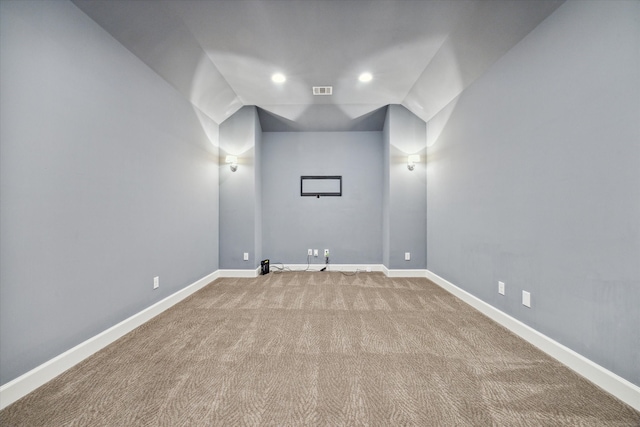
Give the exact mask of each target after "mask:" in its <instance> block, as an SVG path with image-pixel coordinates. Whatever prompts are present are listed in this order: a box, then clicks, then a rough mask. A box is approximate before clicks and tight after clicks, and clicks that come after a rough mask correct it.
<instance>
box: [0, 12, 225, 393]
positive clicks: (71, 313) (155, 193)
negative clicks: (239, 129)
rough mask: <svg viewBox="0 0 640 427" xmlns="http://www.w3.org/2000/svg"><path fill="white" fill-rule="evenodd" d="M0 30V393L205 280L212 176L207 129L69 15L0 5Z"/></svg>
mask: <svg viewBox="0 0 640 427" xmlns="http://www.w3.org/2000/svg"><path fill="white" fill-rule="evenodd" d="M0 31H1V33H0V55H1V56H0V67H1V68H0V91H1V92H2V97H1V98H0V109H1V110H2V115H1V123H0V141H1V144H0V206H1V210H0V234H1V235H2V239H0V341H1V342H2V345H0V382H1V383H2V384H5V383H7V382H8V381H10V380H12V379H14V378H16V377H17V376H19V375H21V374H23V373H25V372H27V371H29V370H30V369H32V368H34V367H36V366H38V365H40V364H41V363H43V362H45V361H47V360H50V359H51V358H53V357H54V356H57V355H59V354H61V353H62V352H64V351H66V350H68V349H69V348H71V347H73V346H75V345H77V344H79V343H81V342H82V341H84V340H86V339H88V338H90V337H93V336H94V335H96V334H97V333H100V332H102V331H104V330H105V329H107V328H108V327H110V326H113V325H114V324H116V323H118V322H120V321H122V320H124V319H125V318H127V317H129V316H131V315H133V314H135V313H137V312H139V311H140V310H142V309H144V308H146V307H148V306H150V305H152V304H153V303H155V302H157V301H159V300H160V299H162V298H164V297H166V296H168V295H170V294H172V293H174V292H176V291H177V290H179V289H181V288H183V287H184V286H186V285H189V284H191V283H193V282H194V281H196V280H198V279H200V278H202V277H204V276H205V275H207V274H209V273H211V272H213V271H215V270H217V269H218V262H217V259H218V247H217V241H218V231H217V228H218V218H217V216H218V205H217V203H218V202H217V193H218V166H217V155H216V152H217V150H216V148H215V147H214V146H213V145H212V144H211V142H210V141H209V139H208V138H207V136H206V133H205V132H204V131H203V126H205V127H210V128H215V127H216V125H215V124H212V123H205V122H206V118H202V117H201V118H200V119H198V117H197V115H196V112H194V110H193V109H192V107H191V105H190V104H188V103H187V102H186V101H185V100H184V99H183V98H182V97H181V96H180V95H179V94H178V93H177V92H176V91H175V90H174V89H173V88H172V87H171V86H169V85H168V84H167V83H166V82H165V81H164V80H162V79H161V78H160V77H158V75H156V74H155V73H154V72H153V71H151V70H150V69H149V68H148V67H147V66H146V65H144V64H143V63H142V62H141V61H140V60H138V59H137V58H136V57H134V56H133V55H132V54H131V53H130V52H129V51H127V50H125V49H124V48H123V47H122V46H121V45H120V44H119V43H118V42H116V41H115V40H113V39H112V38H111V37H110V36H109V35H107V34H106V33H105V32H104V30H102V29H101V28H100V27H99V26H98V25H97V24H95V23H94V22H93V21H92V20H90V19H89V18H88V17H87V16H86V15H84V14H83V13H82V12H80V11H79V10H78V9H77V8H76V7H75V6H73V5H72V4H71V3H69V2H62V1H56V2H52V1H43V2H5V1H2V2H0ZM201 120H202V121H203V122H201ZM154 276H160V288H159V289H157V290H153V289H152V288H153V286H152V285H153V277H154Z"/></svg>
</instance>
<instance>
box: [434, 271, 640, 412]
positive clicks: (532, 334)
mask: <svg viewBox="0 0 640 427" xmlns="http://www.w3.org/2000/svg"><path fill="white" fill-rule="evenodd" d="M426 277H427V279H429V280H431V281H432V282H434V283H435V284H437V285H438V286H440V287H441V288H443V289H445V290H446V291H448V292H450V293H451V294H453V295H455V296H456V297H458V298H460V299H461V300H462V301H464V302H466V303H467V304H469V305H470V306H472V307H474V308H475V309H477V310H478V311H480V312H481V313H483V314H484V315H486V316H488V317H489V318H491V319H493V320H494V321H496V322H498V323H499V324H501V325H502V326H504V327H505V328H507V329H509V330H510V331H511V332H513V333H515V334H516V335H518V336H519V337H521V338H523V339H524V340H526V341H528V342H529V343H531V344H533V345H534V346H536V347H538V348H539V349H540V350H542V351H544V352H545V353H547V354H548V355H549V356H551V357H553V358H554V359H556V360H558V361H559V362H560V363H562V364H564V365H566V366H567V367H568V368H570V369H572V370H573V371H575V372H577V373H578V374H580V375H582V376H583V377H585V378H586V379H587V380H589V381H591V382H592V383H594V384H595V385H597V386H598V387H600V388H602V389H603V390H605V391H607V392H608V393H610V394H612V395H614V396H615V397H617V398H618V399H620V400H622V401H623V402H625V403H626V404H627V405H629V406H631V407H633V408H634V409H636V410H638V411H640V387H638V386H636V385H635V384H633V383H631V382H629V381H627V380H625V379H624V378H622V377H620V376H618V375H616V374H614V373H613V372H611V371H609V370H607V369H605V368H603V367H602V366H600V365H598V364H596V363H594V362H592V361H591V360H589V359H587V358H586V357H584V356H582V355H581V354H579V353H576V352H575V351H573V350H571V349H570V348H568V347H565V346H564V345H562V344H560V343H559V342H557V341H554V340H553V339H551V338H549V337H547V336H546V335H543V334H542V333H540V332H538V331H536V330H535V329H533V328H532V327H530V326H527V325H525V324H524V323H522V322H520V321H519V320H517V319H515V318H513V317H511V316H509V315H508V314H506V313H504V312H503V311H500V310H498V309H497V308H495V307H493V306H492V305H489V304H487V303H486V302H484V301H482V300H481V299H479V298H477V297H475V296H473V295H471V294H470V293H468V292H467V291H465V290H463V289H460V288H459V287H457V286H456V285H454V284H453V283H451V282H449V281H447V280H446V279H443V278H442V277H440V276H438V275H437V274H435V273H433V272H431V271H429V270H427V271H426Z"/></svg>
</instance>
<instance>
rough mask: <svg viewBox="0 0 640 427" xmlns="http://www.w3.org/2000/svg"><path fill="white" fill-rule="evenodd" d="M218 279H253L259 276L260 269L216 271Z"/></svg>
mask: <svg viewBox="0 0 640 427" xmlns="http://www.w3.org/2000/svg"><path fill="white" fill-rule="evenodd" d="M218 273H219V274H220V277H240V278H248V279H250V278H253V277H258V275H259V274H260V267H258V268H256V269H255V270H218Z"/></svg>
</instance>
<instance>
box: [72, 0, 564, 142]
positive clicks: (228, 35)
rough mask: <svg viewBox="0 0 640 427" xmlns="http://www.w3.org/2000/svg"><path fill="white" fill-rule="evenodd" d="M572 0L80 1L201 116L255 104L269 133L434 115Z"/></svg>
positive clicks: (223, 115)
mask: <svg viewBox="0 0 640 427" xmlns="http://www.w3.org/2000/svg"><path fill="white" fill-rule="evenodd" d="M563 1H564V0H448V1H447V0H443V1H430V0H211V1H206V0H194V1H190V0H73V2H74V3H75V4H76V5H77V6H78V7H79V8H80V9H81V10H83V11H84V12H85V13H86V14H87V15H88V16H89V17H90V18H92V19H93V20H94V21H95V22H97V23H98V24H99V25H100V26H102V27H103V28H104V29H105V30H106V31H107V32H109V33H110V34H111V35H112V36H113V37H114V38H115V39H117V40H118V41H119V42H120V43H122V44H123V45H124V46H125V47H126V48H128V49H129V50H130V51H131V52H133V54H135V55H136V56H138V57H139V58H140V59H141V60H142V61H144V62H145V63H146V64H147V65H148V66H149V67H151V68H152V69H153V70H155V72H157V73H158V74H159V75H160V76H162V77H163V78H164V79H165V80H167V81H168V82H169V83H170V84H172V85H173V86H174V87H175V88H176V89H177V90H178V91H179V92H180V93H181V94H182V95H183V96H184V97H185V98H186V99H188V100H189V101H190V102H191V103H192V104H193V105H194V106H195V107H196V108H197V109H198V110H199V111H200V112H201V113H202V114H205V115H207V116H209V117H210V118H211V119H213V120H214V121H215V122H217V123H221V122H223V121H224V120H225V119H227V118H228V117H229V116H230V115H232V114H233V113H234V112H235V111H237V110H238V109H239V108H240V107H242V106H243V105H256V106H257V107H259V116H260V120H261V124H262V127H263V130H265V131H337V130H380V128H381V126H382V123H383V121H384V107H385V106H386V105H388V104H402V105H404V106H405V107H406V108H408V109H409V110H410V111H412V112H413V113H414V114H415V115H417V116H418V117H420V118H422V119H423V120H424V121H429V119H431V118H432V117H433V116H434V115H436V114H437V113H438V112H439V111H440V110H442V109H443V108H444V107H446V106H447V105H448V104H449V103H450V102H451V101H452V100H454V99H455V98H456V97H457V96H458V95H459V94H460V93H461V92H462V91H463V90H464V89H465V88H466V87H468V86H469V85H470V84H471V83H473V81H474V80H475V79H477V78H478V77H479V76H481V75H482V74H483V73H484V72H485V71H487V69H488V68H489V67H490V66H491V65H492V64H493V63H494V62H495V61H496V60H497V59H498V58H500V57H501V56H502V55H503V54H504V53H506V52H507V51H508V50H509V49H510V48H511V47H512V46H514V45H515V44H516V43H518V42H519V41H520V40H521V39H522V38H523V37H524V36H526V35H527V34H528V33H529V32H530V31H531V30H532V29H533V28H535V27H536V26H537V25H538V24H540V23H541V22H542V21H543V20H544V19H545V18H546V17H547V16H549V15H550V14H551V13H552V12H553V11H554V10H555V9H557V8H558V7H559V6H560V5H561V4H562V3H563ZM363 72H369V73H371V75H372V77H373V78H372V80H371V81H370V82H366V83H363V82H360V81H359V80H358V77H359V75H360V74H361V73H363ZM274 73H282V74H284V75H285V76H286V81H285V82H283V83H274V82H272V80H271V78H272V75H273V74H274ZM312 86H333V95H332V96H313V95H312V89H311V88H312Z"/></svg>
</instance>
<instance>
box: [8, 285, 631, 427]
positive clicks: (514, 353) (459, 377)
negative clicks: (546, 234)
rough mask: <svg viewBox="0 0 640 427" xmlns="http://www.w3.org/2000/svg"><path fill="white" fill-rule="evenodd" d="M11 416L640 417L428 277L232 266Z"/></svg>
mask: <svg viewBox="0 0 640 427" xmlns="http://www.w3.org/2000/svg"><path fill="white" fill-rule="evenodd" d="M0 425H2V426H45V425H46V426H64V425H78V426H100V425H105V426H138V425H149V426H156V425H158V426H183V425H184V426H208V425H221V426H222V425H224V426H236V425H277V426H303V425H310V426H313V425H323V426H344V425H349V426H351V425H364V426H366V425H376V426H389V425H393V426H395V425H419V426H471V425H473V426H492V425H497V426H520V425H532V426H538V425H549V426H558V425H570V426H577V425H584V426H637V425H640V414H639V413H638V412H635V411H634V410H633V409H631V408H630V407H628V406H626V405H624V404H623V403H621V402H620V401H618V400H616V399H614V398H613V397H611V396H610V395H608V394H606V393H604V392H602V391H601V390H600V389H598V388H597V387H595V386H594V385H592V384H591V383H589V382H587V381H586V380H584V379H582V378H581V377H579V376H578V375H576V374H574V373H573V372H572V371H570V370H569V369H567V368H565V367H563V366H562V365H560V364H559V363H558V362H556V361H555V360H553V359H551V358H549V357H547V356H546V355H545V354H543V353H542V352H540V351H538V350H537V349H535V348H534V347H532V346H531V345H529V344H527V343H526V342H524V341H522V340H521V339H519V338H517V337H516V336H515V335H513V334H511V333H510V332H508V331H506V330H505V329H503V328H502V327H500V326H498V325H496V324H495V323H493V322H492V321H491V320H489V319H487V318H486V317H484V316H482V315H481V314H479V313H478V312H476V311H475V310H473V309H472V308H470V307H469V306H467V305H466V304H464V303H463V302H461V301H460V300H458V299H456V298H454V297H453V296H451V295H450V294H448V293H447V292H445V291H444V290H442V289H440V288H439V287H437V286H436V285H434V284H433V283H431V282H429V281H427V280H426V279H389V278H386V277H385V276H384V275H382V274H380V273H359V274H358V275H354V276H345V275H343V274H341V273H327V272H324V273H282V274H273V273H272V274H269V275H267V276H263V277H259V278H256V279H220V280H217V281H216V282H214V283H212V284H210V285H209V286H207V287H206V288H204V289H202V290H201V291H199V292H197V293H196V294H194V295H192V296H191V297H189V298H188V299H186V300H185V301H183V302H182V303H180V304H178V305H176V306H174V307H173V308H171V309H170V310H167V311H166V312H165V313H163V314H162V315H160V316H158V317H156V318H155V319H153V320H152V321H150V322H148V323H147V324H145V325H143V326H142V327H140V328H138V329H136V330H135V331H133V332H132V333H130V334H128V335H126V336H125V337H123V338H122V339H120V340H119V341H117V342H116V343H114V344H113V345H111V346H109V347H107V348H106V349H104V350H102V351H100V352H99V353H97V354H96V355H94V356H92V357H90V358H89V359H87V360H86V361H84V362H83V363H81V364H79V365H78V366H76V367H74V368H72V369H70V370H69V371H67V372H66V373H64V374H63V375H61V376H59V377H58V378H56V379H55V380H53V381H51V382H50V383H48V384H46V385H45V386H43V387H41V388H40V389H38V390H36V391H35V392H33V393H31V394H30V395H28V396H26V397H25V398H23V399H21V400H19V401H18V402H16V403H14V404H13V405H10V406H9V407H7V408H5V410H3V411H2V412H0Z"/></svg>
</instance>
